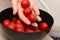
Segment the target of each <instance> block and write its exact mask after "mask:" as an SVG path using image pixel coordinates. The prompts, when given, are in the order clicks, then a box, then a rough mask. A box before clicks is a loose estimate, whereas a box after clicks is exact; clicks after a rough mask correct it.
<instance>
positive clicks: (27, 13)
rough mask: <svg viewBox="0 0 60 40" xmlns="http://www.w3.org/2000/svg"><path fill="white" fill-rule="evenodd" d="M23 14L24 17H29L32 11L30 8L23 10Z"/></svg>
mask: <svg viewBox="0 0 60 40" xmlns="http://www.w3.org/2000/svg"><path fill="white" fill-rule="evenodd" d="M23 13H24V15H25V16H29V15H31V14H32V9H30V8H25V9H24V10H23Z"/></svg>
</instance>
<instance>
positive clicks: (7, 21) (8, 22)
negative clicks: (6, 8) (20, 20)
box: [2, 19, 10, 27]
mask: <svg viewBox="0 0 60 40" xmlns="http://www.w3.org/2000/svg"><path fill="white" fill-rule="evenodd" d="M8 24H10V20H8V19H6V20H4V21H3V23H2V25H3V26H5V27H7V25H8Z"/></svg>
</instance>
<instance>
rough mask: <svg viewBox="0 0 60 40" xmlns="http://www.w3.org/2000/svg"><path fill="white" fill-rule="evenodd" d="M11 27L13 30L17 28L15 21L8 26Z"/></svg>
mask: <svg viewBox="0 0 60 40" xmlns="http://www.w3.org/2000/svg"><path fill="white" fill-rule="evenodd" d="M7 27H8V28H9V29H12V30H16V25H15V23H14V22H11V23H10V24H8V26H7Z"/></svg>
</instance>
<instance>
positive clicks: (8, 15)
mask: <svg viewBox="0 0 60 40" xmlns="http://www.w3.org/2000/svg"><path fill="white" fill-rule="evenodd" d="M12 12H13V10H12V8H8V9H5V10H3V11H2V12H1V13H0V23H2V22H3V20H5V19H10V20H11V19H12V18H13V17H17V15H16V16H14V15H13V13H12ZM40 17H41V18H42V21H44V22H47V23H48V25H49V30H47V31H45V32H41V33H40V32H35V33H19V32H16V31H13V30H10V29H8V28H5V27H2V29H3V30H4V32H5V33H6V34H7V35H8V36H9V37H11V38H13V39H14V40H24V39H25V40H26V39H27V40H29V39H30V40H38V39H39V38H40V36H43V37H44V36H46V34H45V33H47V34H48V33H49V32H50V30H51V27H52V25H53V23H54V20H53V18H52V16H51V15H50V14H48V13H47V12H45V11H43V10H40ZM37 23H38V24H39V23H40V22H37Z"/></svg>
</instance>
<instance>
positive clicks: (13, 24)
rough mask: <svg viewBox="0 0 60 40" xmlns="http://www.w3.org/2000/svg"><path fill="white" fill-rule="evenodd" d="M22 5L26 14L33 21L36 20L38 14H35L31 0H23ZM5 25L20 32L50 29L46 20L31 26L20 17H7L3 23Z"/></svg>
mask: <svg viewBox="0 0 60 40" xmlns="http://www.w3.org/2000/svg"><path fill="white" fill-rule="evenodd" d="M21 7H22V8H23V13H24V15H25V16H26V17H27V18H28V19H29V20H30V21H31V22H32V23H33V22H35V21H36V14H33V12H32V8H30V2H29V0H22V2H21ZM2 25H3V26H5V27H7V28H9V29H11V30H15V31H18V32H42V31H45V30H48V28H49V25H48V24H47V23H46V22H41V23H40V24H39V25H38V27H35V26H30V25H27V24H25V23H23V22H22V21H21V20H20V19H19V18H16V19H15V18H13V19H12V20H9V19H5V20H4V21H3V23H2Z"/></svg>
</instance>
